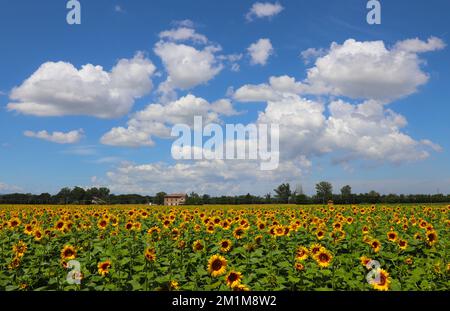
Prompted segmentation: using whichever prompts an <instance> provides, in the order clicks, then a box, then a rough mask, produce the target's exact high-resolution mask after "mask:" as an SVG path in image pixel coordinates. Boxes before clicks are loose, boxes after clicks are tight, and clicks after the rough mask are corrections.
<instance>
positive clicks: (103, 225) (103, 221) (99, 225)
mask: <svg viewBox="0 0 450 311" xmlns="http://www.w3.org/2000/svg"><path fill="white" fill-rule="evenodd" d="M107 226H108V221H107V220H106V219H100V220H99V221H98V223H97V228H99V229H100V230H105V229H106V227H107Z"/></svg>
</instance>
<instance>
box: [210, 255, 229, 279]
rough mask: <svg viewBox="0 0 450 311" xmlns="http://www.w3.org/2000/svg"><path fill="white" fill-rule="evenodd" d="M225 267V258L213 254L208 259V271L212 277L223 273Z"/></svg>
mask: <svg viewBox="0 0 450 311" xmlns="http://www.w3.org/2000/svg"><path fill="white" fill-rule="evenodd" d="M226 269H227V260H226V259H225V258H224V257H222V256H220V255H213V256H211V258H209V260H208V272H209V274H211V276H213V277H218V276H221V275H223V274H225V271H226Z"/></svg>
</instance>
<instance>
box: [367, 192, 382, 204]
mask: <svg viewBox="0 0 450 311" xmlns="http://www.w3.org/2000/svg"><path fill="white" fill-rule="evenodd" d="M367 199H368V201H369V203H372V204H376V203H380V201H381V200H380V199H381V195H380V194H379V193H378V192H376V191H374V190H372V191H370V192H369V193H368V194H367Z"/></svg>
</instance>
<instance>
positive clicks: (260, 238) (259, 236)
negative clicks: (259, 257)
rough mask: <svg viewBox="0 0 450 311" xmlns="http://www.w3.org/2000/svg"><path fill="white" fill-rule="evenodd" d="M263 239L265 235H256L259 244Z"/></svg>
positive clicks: (256, 241)
mask: <svg viewBox="0 0 450 311" xmlns="http://www.w3.org/2000/svg"><path fill="white" fill-rule="evenodd" d="M262 240H263V236H262V235H257V236H256V237H255V243H256V244H258V245H259V244H261V242H262Z"/></svg>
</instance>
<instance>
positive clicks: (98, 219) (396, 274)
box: [0, 204, 450, 291]
mask: <svg viewBox="0 0 450 311" xmlns="http://www.w3.org/2000/svg"><path fill="white" fill-rule="evenodd" d="M449 212H450V205H428V206H421V205H377V206H374V205H373V206H371V205H359V206H355V205H353V206H351V205H346V206H338V205H333V204H328V205H324V206H322V205H320V206H318V205H315V206H311V205H309V206H300V205H248V206H184V207H164V206H142V205H141V206H120V205H118V206H38V205H35V206H25V205H21V206H13V205H11V206H8V205H3V206H0V290H93V291H103V290H127V291H154V290H187V291H191V290H200V291H209V290H240V291H247V290H252V291H253V290H255V291H258V290H270V291H272V290H273V291H279V290H290V291H304V290H352V291H353V290H364V291H365V290H394V291H395V290H396V291H400V290H401V291H429V290H438V291H448V290H449V289H450V279H449V277H450V260H449V247H450V243H449V228H450V221H449V218H448V215H449Z"/></svg>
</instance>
